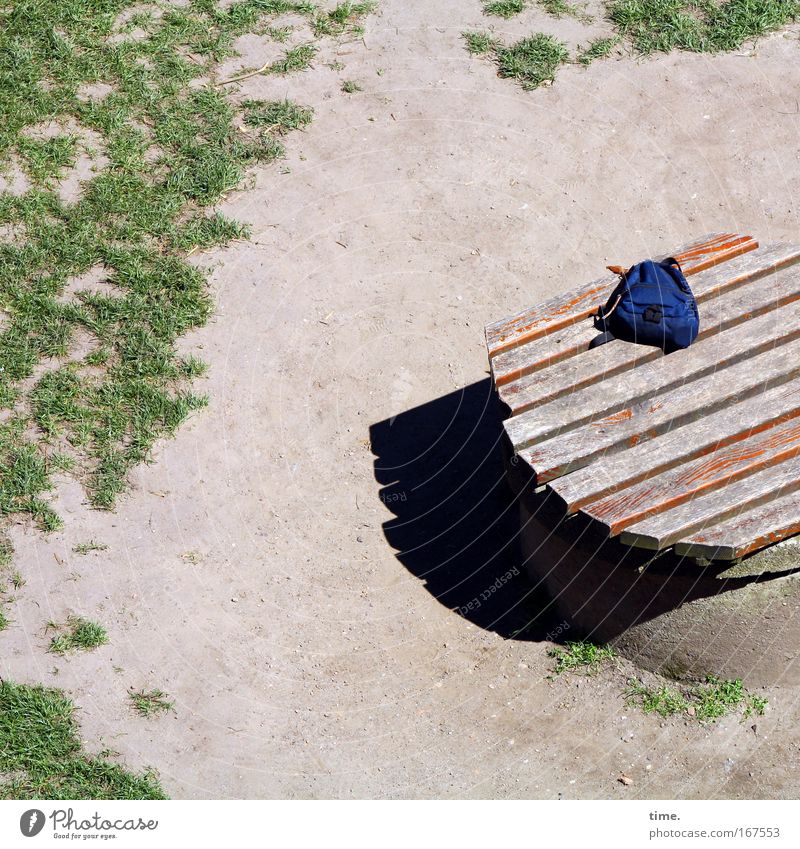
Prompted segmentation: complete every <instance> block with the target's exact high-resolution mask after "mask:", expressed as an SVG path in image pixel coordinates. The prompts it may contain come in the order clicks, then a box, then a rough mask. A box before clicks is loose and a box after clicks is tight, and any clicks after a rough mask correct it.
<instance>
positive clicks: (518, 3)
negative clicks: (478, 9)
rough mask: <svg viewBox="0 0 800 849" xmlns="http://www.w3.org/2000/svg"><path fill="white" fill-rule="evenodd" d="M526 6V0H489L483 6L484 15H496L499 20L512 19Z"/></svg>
mask: <svg viewBox="0 0 800 849" xmlns="http://www.w3.org/2000/svg"><path fill="white" fill-rule="evenodd" d="M525 6H526V0H489V2H487V3H484V4H483V12H484V14H486V15H496V16H497V17H499V18H513V17H514V15H518V14H519V13H520V12H521V11H523V9H524V8H525Z"/></svg>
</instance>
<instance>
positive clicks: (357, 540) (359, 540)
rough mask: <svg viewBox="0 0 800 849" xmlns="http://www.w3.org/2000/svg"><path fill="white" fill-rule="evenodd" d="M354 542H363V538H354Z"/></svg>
mask: <svg viewBox="0 0 800 849" xmlns="http://www.w3.org/2000/svg"><path fill="white" fill-rule="evenodd" d="M356 542H364V537H356Z"/></svg>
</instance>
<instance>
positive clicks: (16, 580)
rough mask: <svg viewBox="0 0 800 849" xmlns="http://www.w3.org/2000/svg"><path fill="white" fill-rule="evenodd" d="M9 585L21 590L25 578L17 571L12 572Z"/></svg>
mask: <svg viewBox="0 0 800 849" xmlns="http://www.w3.org/2000/svg"><path fill="white" fill-rule="evenodd" d="M11 586H12V587H14V589H15V590H21V589H22V588H23V587H24V586H25V578H23V577H22V575H21V574H20V573H19V572H14V574H13V575H12V576H11Z"/></svg>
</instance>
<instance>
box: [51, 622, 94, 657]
mask: <svg viewBox="0 0 800 849" xmlns="http://www.w3.org/2000/svg"><path fill="white" fill-rule="evenodd" d="M48 627H50V628H52V629H55V630H57V631H58V632H59V633H58V634H56V635H55V636H54V637H53V638H52V639H51V640H50V647H49V648H48V651H49V652H51V653H52V654H61V655H64V654H69V652H73V651H90V650H91V649H96V648H97V647H98V646H102V645H105V644H106V643H107V642H108V634H107V633H106V630H105V628H103V626H102V625H98V624H97V623H96V622H90V621H89V620H88V619H84V618H83V617H81V616H70V617H69V619H67V621H66V623H65V624H64V625H57V624H55V623H52V622H51V623H50V625H49V626H48Z"/></svg>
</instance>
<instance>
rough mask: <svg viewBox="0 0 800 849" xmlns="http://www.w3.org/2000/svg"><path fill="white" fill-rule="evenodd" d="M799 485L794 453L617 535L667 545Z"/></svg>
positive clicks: (636, 541)
mask: <svg viewBox="0 0 800 849" xmlns="http://www.w3.org/2000/svg"><path fill="white" fill-rule="evenodd" d="M798 488H800V457H798V456H794V457H791V458H789V459H787V460H784V461H783V462H782V463H779V464H778V465H777V466H771V467H770V468H768V469H765V470H764V471H761V472H756V473H755V474H753V475H750V476H748V477H746V478H741V479H739V480H736V481H733V482H732V483H729V484H728V485H727V486H724V487H722V488H721V489H716V490H713V491H712V492H709V493H706V494H704V495H700V496H698V497H697V498H693V499H692V500H691V501H688V502H686V503H684V504H680V505H679V506H677V507H675V508H673V509H672V510H667V511H666V512H663V513H658V514H657V515H655V516H651V517H649V518H647V519H643V520H642V521H640V522H636V523H634V524H633V525H631V526H630V527H628V528H627V529H626V530H624V531H623V532H622V533H621V535H620V540H621V541H622V542H623V543H625V544H626V545H635V546H637V547H639V548H648V549H661V548H667V547H668V546H670V545H672V544H673V543H675V542H677V541H678V540H680V539H681V538H682V537H685V536H689V534H693V533H696V532H698V531H701V530H703V529H704V528H708V527H711V526H713V525H716V524H719V523H720V522H722V521H724V520H726V519H730V518H733V517H735V516H736V515H737V514H740V513H742V512H743V511H744V510H745V509H748V508H753V507H756V506H758V505H760V504H764V503H765V502H767V501H770V500H772V499H774V498H776V497H779V496H781V495H785V494H787V493H789V492H794V491H795V490H797V489H798Z"/></svg>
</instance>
